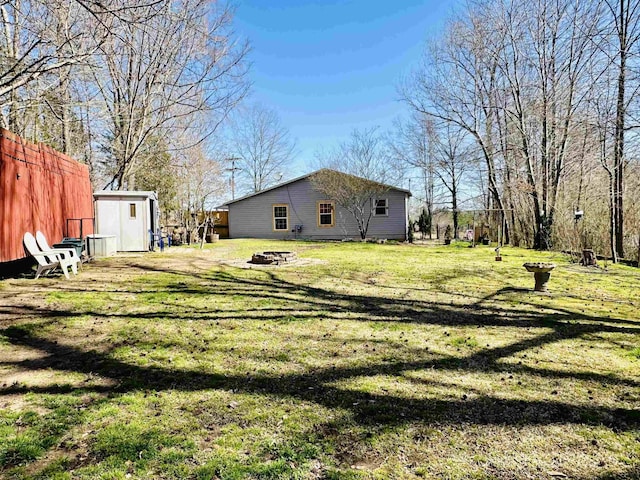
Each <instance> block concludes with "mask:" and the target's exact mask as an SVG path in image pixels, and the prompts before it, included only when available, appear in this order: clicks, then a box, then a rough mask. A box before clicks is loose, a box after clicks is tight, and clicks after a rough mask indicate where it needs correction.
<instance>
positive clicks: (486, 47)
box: [396, 0, 640, 261]
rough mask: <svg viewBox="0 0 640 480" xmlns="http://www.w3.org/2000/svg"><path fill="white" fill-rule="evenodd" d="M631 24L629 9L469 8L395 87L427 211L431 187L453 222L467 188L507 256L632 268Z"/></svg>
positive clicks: (568, 3)
mask: <svg viewBox="0 0 640 480" xmlns="http://www.w3.org/2000/svg"><path fill="white" fill-rule="evenodd" d="M639 22H640V2H638V1H634V0H598V1H593V2H581V1H577V0H535V1H531V2H516V1H509V0H498V1H494V0H492V1H485V0H478V1H473V2H470V3H469V4H468V5H467V7H466V8H465V10H464V11H463V12H461V15H460V16H458V18H456V19H455V20H452V21H451V22H450V23H449V24H448V26H447V28H446V30H445V32H444V34H443V35H442V36H441V37H440V38H438V39H436V40H434V41H433V42H431V44H430V46H429V48H428V49H427V51H426V52H425V56H424V58H423V60H422V62H421V64H420V67H419V68H417V69H416V71H415V72H414V73H413V75H412V76H410V78H407V79H406V80H405V81H404V82H403V84H402V85H401V87H400V91H401V94H402V97H403V99H404V101H405V102H406V103H407V104H408V105H409V106H410V108H411V110H412V111H413V115H412V116H411V119H410V120H409V121H408V122H406V124H404V125H402V127H401V128H400V129H399V130H398V132H399V133H400V134H399V135H396V138H397V139H399V140H401V142H400V143H399V154H400V155H401V156H402V157H404V158H405V159H406V162H407V163H408V164H410V165H413V166H415V167H417V168H418V169H419V170H420V171H422V172H423V175H424V178H425V185H427V186H426V188H425V191H426V195H425V197H426V203H427V205H429V203H430V200H431V201H432V200H433V194H432V193H431V194H430V193H429V192H430V191H431V192H433V181H434V178H436V177H437V176H441V177H442V180H444V183H445V184H446V185H447V189H448V190H449V198H450V199H453V202H452V205H453V211H454V213H455V211H456V209H457V207H456V187H458V186H460V184H459V183H457V182H458V181H462V182H463V183H464V182H466V183H467V184H469V183H471V182H475V186H476V187H477V188H479V190H480V191H481V192H482V193H483V194H484V195H483V197H482V198H483V199H484V202H483V203H484V205H483V207H484V208H487V209H499V210H502V211H503V212H504V213H505V215H506V226H507V234H508V239H509V241H510V242H511V243H513V244H524V245H530V246H533V247H536V248H541V249H549V248H552V247H554V248H563V249H564V248H567V249H569V248H571V249H577V248H580V247H583V248H584V247H594V248H596V249H597V250H598V251H599V252H601V253H604V254H609V253H610V254H611V256H612V258H613V259H614V261H615V260H617V259H618V258H620V257H624V256H625V255H626V256H628V257H629V258H635V256H636V254H637V253H638V241H639V239H638V236H639V235H640V218H639V217H640V209H639V208H638V207H639V206H640V189H639V187H640V175H639V173H640V163H639V156H638V134H637V129H638V127H639V126H640V124H638V115H639V113H640V110H639V105H638V89H639V88H640V75H639V73H640V71H639V69H640V63H639V61H638V60H639V57H638V55H639V54H640V42H639V38H638V36H639V34H640V24H639ZM434 152H435V153H434ZM434 162H435V163H434ZM438 162H439V164H438ZM456 175H457V176H456ZM443 176H444V177H443ZM452 187H453V188H452ZM430 189H431V190H430ZM579 211H582V212H584V216H583V217H582V218H580V219H578V217H580V215H579V213H578V214H576V212H579Z"/></svg>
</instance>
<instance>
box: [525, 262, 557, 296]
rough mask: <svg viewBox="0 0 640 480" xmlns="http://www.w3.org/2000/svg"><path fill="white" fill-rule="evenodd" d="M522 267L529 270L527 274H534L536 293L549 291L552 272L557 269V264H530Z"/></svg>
mask: <svg viewBox="0 0 640 480" xmlns="http://www.w3.org/2000/svg"><path fill="white" fill-rule="evenodd" d="M522 266H523V267H524V268H526V269H527V272H532V273H533V278H535V280H536V286H535V287H534V288H533V289H534V290H535V291H536V292H546V291H548V289H547V283H548V282H549V277H551V270H553V269H554V268H556V264H555V263H544V262H528V263H525V264H524V265H522Z"/></svg>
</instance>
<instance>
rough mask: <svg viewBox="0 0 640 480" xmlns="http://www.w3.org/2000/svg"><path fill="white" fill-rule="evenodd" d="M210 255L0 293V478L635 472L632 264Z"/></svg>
mask: <svg viewBox="0 0 640 480" xmlns="http://www.w3.org/2000/svg"><path fill="white" fill-rule="evenodd" d="M208 247H210V248H205V249H204V250H198V249H195V248H189V247H178V248H172V249H169V250H168V251H165V252H164V253H151V254H145V255H142V254H140V255H127V256H118V257H114V258H109V259H103V260H99V261H96V262H94V263H92V264H90V265H86V266H85V267H84V270H83V271H82V272H81V273H80V274H79V275H78V276H77V277H75V278H73V279H72V280H70V281H65V280H64V278H45V279H41V280H38V281H33V280H32V279H30V278H19V279H9V280H4V281H1V282H0V477H2V478H7V479H12V478H37V479H45V478H47V479H49V478H54V479H67V478H69V479H70V478H74V479H75V478H81V479H98V478H103V479H128V478H132V479H136V478H195V479H244V478H259V479H386V478H391V479H404V478H450V479H462V478H475V479H480V478H487V479H488V478H499V479H527V478H531V479H545V478H550V479H551V478H555V479H557V478H572V479H584V480H587V479H606V478H612V479H613V478H620V479H624V478H627V479H631V478H636V479H637V478H640V319H639V312H640V296H639V295H640V270H639V269H634V268H632V267H624V266H617V265H609V267H608V268H607V269H606V270H605V269H593V268H592V269H589V268H583V267H580V266H578V265H575V264H570V263H569V262H568V260H567V259H566V258H565V257H563V256H561V255H559V254H549V253H540V252H534V251H527V250H523V249H516V248H505V249H503V251H502V252H503V261H502V262H495V261H494V258H493V257H494V252H493V249H492V248H489V247H478V248H475V249H470V248H466V247H465V246H462V245H455V244H454V245H451V246H448V247H444V246H409V245H393V244H386V245H376V244H361V243H308V242H269V241H258V240H227V241H221V242H219V243H217V244H214V245H212V246H208ZM263 250H294V251H296V252H297V253H298V256H299V257H300V258H301V259H302V260H301V262H300V263H299V264H297V265H295V264H294V265H290V266H282V267H261V268H251V269H249V268H246V265H245V264H244V262H243V261H244V260H248V259H249V258H250V255H251V253H252V252H255V251H263ZM525 261H553V262H555V263H557V265H558V268H556V269H555V270H554V271H553V273H552V275H551V281H550V283H549V287H550V291H551V293H550V294H549V295H544V294H536V293H533V292H532V287H533V283H534V282H533V275H532V274H531V273H528V272H526V271H525V269H524V268H523V267H522V264H523V263H524V262H525Z"/></svg>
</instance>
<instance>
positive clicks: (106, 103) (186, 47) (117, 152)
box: [0, 0, 248, 211]
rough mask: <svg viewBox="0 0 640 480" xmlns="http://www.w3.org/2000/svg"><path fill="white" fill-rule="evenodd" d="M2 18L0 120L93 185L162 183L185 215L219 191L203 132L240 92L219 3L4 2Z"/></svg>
mask: <svg viewBox="0 0 640 480" xmlns="http://www.w3.org/2000/svg"><path fill="white" fill-rule="evenodd" d="M0 14H1V17H0V22H1V28H0V124H1V125H2V126H3V127H4V128H7V129H9V130H11V131H13V132H15V133H17V134H19V135H21V136H22V137H23V138H26V139H29V140H32V141H36V142H38V141H42V142H45V143H47V144H49V145H51V146H53V147H54V148H56V149H58V150H60V151H62V152H64V153H67V154H69V155H71V156H72V157H74V158H76V159H78V160H80V161H84V162H85V163H87V164H88V165H89V168H90V172H91V176H92V180H93V183H94V187H95V188H113V189H130V190H131V189H153V190H155V189H160V190H162V193H163V194H164V195H162V198H163V200H164V201H165V202H166V201H169V202H173V203H179V204H180V207H181V209H183V210H186V211H194V210H196V209H197V208H199V207H200V206H201V205H200V204H202V203H203V202H204V201H206V198H207V196H210V195H211V194H212V193H214V192H215V190H216V189H220V186H221V185H220V180H221V178H222V175H221V168H222V167H221V166H220V165H218V164H217V163H216V162H215V161H212V157H213V160H216V158H215V155H214V154H212V152H211V151H205V150H206V149H207V148H208V147H207V140H208V139H210V138H211V137H212V135H213V134H214V132H215V131H216V129H217V128H218V126H219V125H220V123H221V122H222V121H223V120H224V119H225V118H226V116H227V115H228V113H229V112H230V111H231V110H232V109H233V108H234V107H235V106H236V104H237V103H238V102H239V101H240V100H241V99H242V98H243V97H244V96H245V94H246V92H247V89H248V83H247V80H246V78H245V73H246V69H247V65H246V54H247V50H248V46H247V44H246V43H243V42H241V41H239V40H238V39H237V38H236V37H235V36H234V33H233V30H232V11H231V10H230V9H229V8H228V7H227V6H226V5H224V4H222V3H221V2H217V1H215V0H178V1H176V0H142V1H140V0H136V1H134V0H104V1H97V0H13V1H11V2H2V4H1V5H0ZM167 206H168V207H170V206H171V205H165V207H167Z"/></svg>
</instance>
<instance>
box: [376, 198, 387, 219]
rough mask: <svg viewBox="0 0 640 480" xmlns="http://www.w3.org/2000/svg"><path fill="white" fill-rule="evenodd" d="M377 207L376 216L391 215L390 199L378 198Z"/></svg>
mask: <svg viewBox="0 0 640 480" xmlns="http://www.w3.org/2000/svg"><path fill="white" fill-rule="evenodd" d="M375 202H376V207H375V210H374V212H373V214H374V215H375V216H376V217H388V216H389V200H388V199H386V198H378V199H376V201H375Z"/></svg>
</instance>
